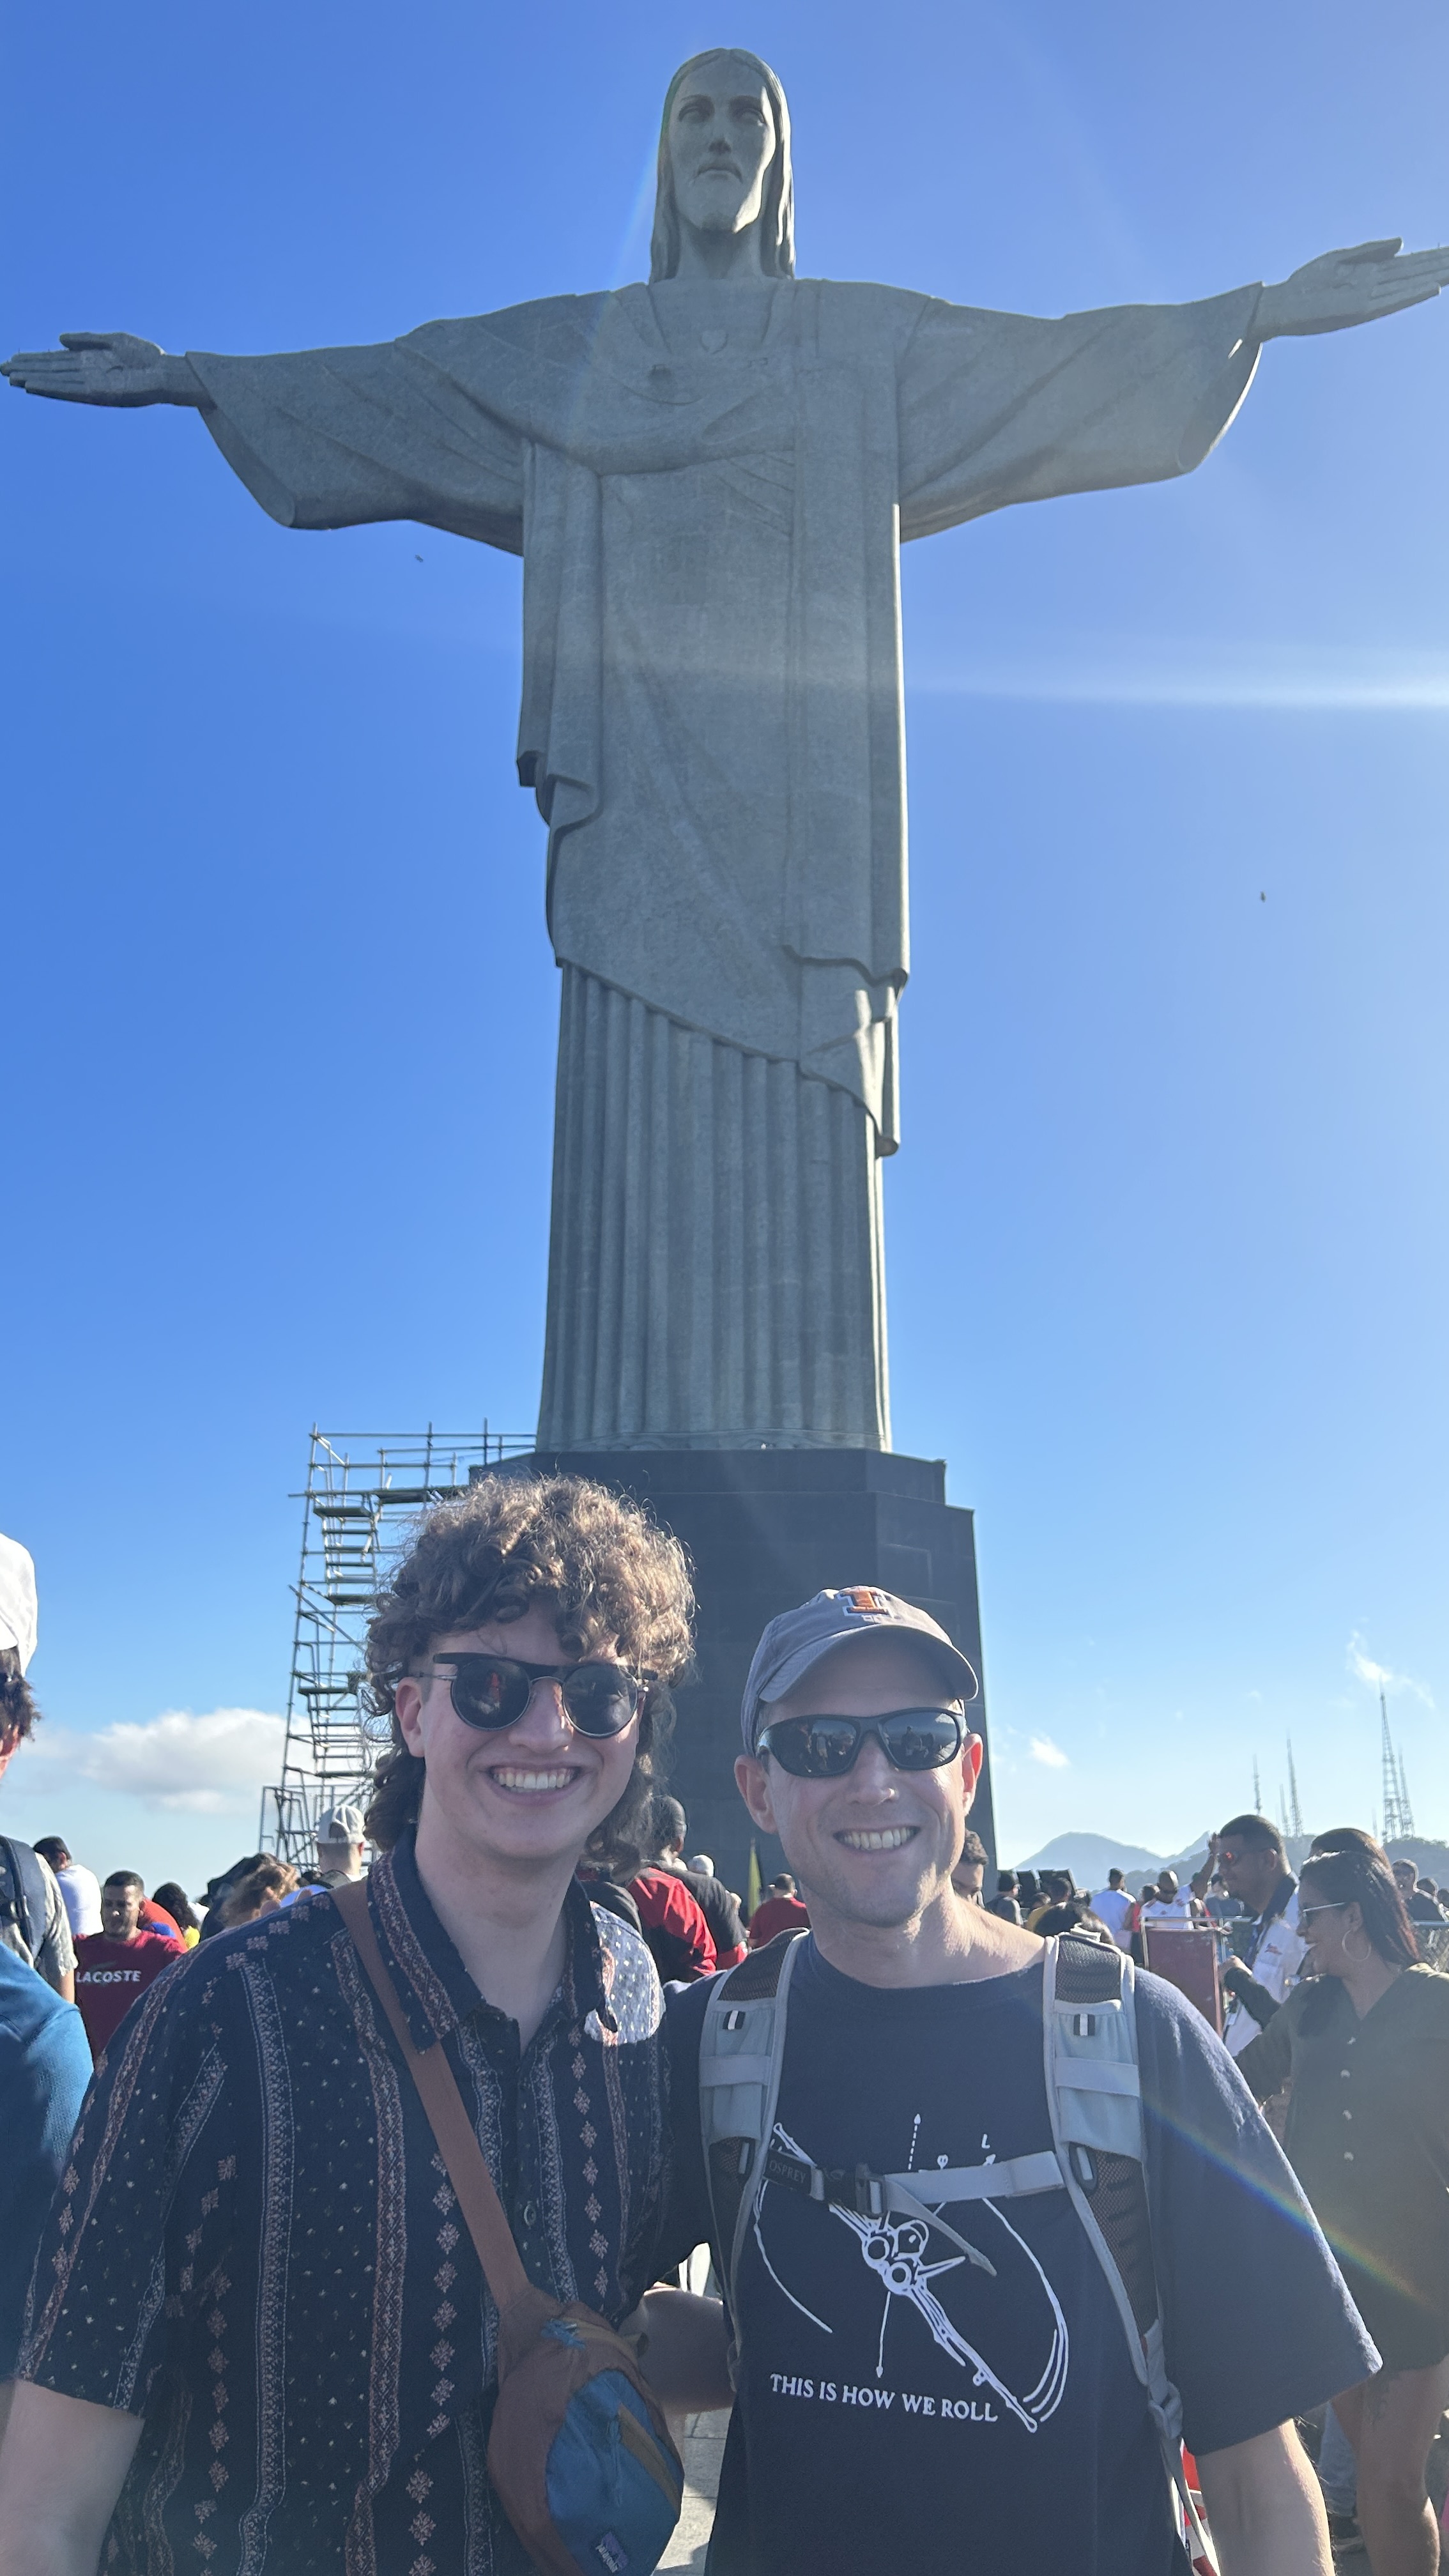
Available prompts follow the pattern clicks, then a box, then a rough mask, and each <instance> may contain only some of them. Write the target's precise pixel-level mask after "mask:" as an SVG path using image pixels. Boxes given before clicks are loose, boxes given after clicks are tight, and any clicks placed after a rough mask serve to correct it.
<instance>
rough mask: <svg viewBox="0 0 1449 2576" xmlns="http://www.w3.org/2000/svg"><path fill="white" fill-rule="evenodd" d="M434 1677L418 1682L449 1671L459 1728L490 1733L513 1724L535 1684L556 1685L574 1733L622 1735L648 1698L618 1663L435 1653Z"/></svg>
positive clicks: (644, 1689) (645, 1685)
mask: <svg viewBox="0 0 1449 2576" xmlns="http://www.w3.org/2000/svg"><path fill="white" fill-rule="evenodd" d="M435 1662H436V1664H437V1666H438V1667H439V1669H438V1670H437V1671H436V1672H435V1673H419V1674H418V1675H416V1677H415V1678H416V1679H417V1680H419V1681H432V1680H439V1681H441V1680H443V1679H445V1678H446V1676H445V1674H444V1672H443V1671H442V1669H441V1668H442V1667H443V1666H444V1665H451V1666H452V1667H453V1672H452V1678H451V1680H449V1682H448V1697H449V1698H450V1699H451V1701H452V1703H453V1708H454V1711H455V1713H456V1715H457V1716H459V1717H461V1719H462V1721H463V1724H464V1725H465V1726H477V1727H481V1728H482V1729H483V1730H484V1731H485V1732H486V1733H489V1734H491V1733H493V1732H495V1731H496V1730H499V1729H501V1728H503V1727H505V1726H516V1725H517V1724H518V1721H519V1719H520V1718H521V1717H522V1715H523V1712H524V1710H525V1709H526V1708H527V1706H528V1703H529V1701H530V1700H531V1699H532V1697H533V1690H534V1684H535V1683H536V1682H557V1684H558V1687H559V1697H560V1698H561V1699H562V1701H563V1705H564V1715H565V1716H566V1717H567V1719H568V1722H569V1724H570V1726H571V1727H573V1728H574V1730H575V1732H576V1733H577V1734H579V1735H592V1736H598V1737H607V1736H610V1735H622V1734H623V1732H624V1729H625V1727H626V1726H628V1725H629V1724H630V1723H631V1721H632V1720H633V1719H634V1718H636V1717H637V1716H638V1714H639V1711H640V1709H641V1708H642V1707H643V1705H644V1702H645V1699H646V1697H647V1695H648V1688H649V1685H648V1683H647V1682H641V1681H638V1680H636V1678H635V1676H634V1675H633V1673H630V1672H626V1671H625V1669H624V1666H623V1665H622V1664H600V1663H587V1664H525V1663H522V1662H520V1661H519V1659H518V1658H517V1657H516V1656H513V1655H439V1656H437V1657H436V1658H435Z"/></svg>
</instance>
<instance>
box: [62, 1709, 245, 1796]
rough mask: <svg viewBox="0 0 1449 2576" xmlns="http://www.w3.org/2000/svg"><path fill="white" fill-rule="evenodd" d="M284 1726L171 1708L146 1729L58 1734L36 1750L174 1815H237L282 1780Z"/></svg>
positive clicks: (98, 1784) (75, 1773)
mask: <svg viewBox="0 0 1449 2576" xmlns="http://www.w3.org/2000/svg"><path fill="white" fill-rule="evenodd" d="M286 1732H287V1728H286V1720H285V1719H284V1718H280V1717H274V1716H272V1715H271V1714H269V1712H268V1711H267V1710H265V1709H260V1708H213V1709H209V1710H208V1711H207V1712H206V1713H205V1714H204V1715H202V1716H196V1715H194V1714H193V1713H192V1711H191V1710H190V1709H189V1708H168V1709H166V1710H164V1711H163V1713H162V1715H161V1716H160V1717H153V1718H150V1719H149V1720H148V1721H147V1722H146V1723H145V1724H144V1725H140V1726H132V1725H124V1724H120V1725H115V1726H104V1727H102V1728H101V1729H100V1731H99V1733H98V1734H96V1735H76V1734H73V1733H70V1732H69V1731H66V1732H62V1731H61V1730H60V1729H59V1728H52V1729H49V1730H47V1732H46V1733H45V1734H44V1735H37V1737H36V1740H35V1746H34V1750H35V1752H36V1754H38V1755H40V1756H41V1757H42V1758H43V1759H45V1760H46V1761H48V1762H55V1763H57V1764H59V1765H63V1766H64V1768H65V1770H66V1771H67V1772H68V1773H69V1774H70V1775H71V1776H72V1777H74V1778H78V1779H82V1780H88V1781H90V1782H91V1783H92V1785H93V1786H94V1787H95V1788H98V1789H108V1790H112V1791H116V1792H119V1794H120V1795H121V1796H122V1797H126V1798H136V1799H139V1801H140V1803H141V1805H142V1806H144V1807H149V1808H151V1809H152V1810H153V1811H157V1812H160V1813H163V1814H170V1815H191V1816H220V1815H228V1814H239V1813H241V1812H242V1811H243V1810H244V1809H247V1808H249V1807H252V1806H254V1805H255V1804H256V1800H257V1797H258V1795H259V1793H260V1791H261V1790H262V1789H263V1788H265V1787H266V1785H267V1784H268V1782H269V1781H272V1780H276V1779H277V1778H279V1777H280V1774H281V1768H282V1747H283V1743H284V1741H285V1738H286Z"/></svg>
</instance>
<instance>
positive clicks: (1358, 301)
mask: <svg viewBox="0 0 1449 2576" xmlns="http://www.w3.org/2000/svg"><path fill="white" fill-rule="evenodd" d="M1444 286H1449V249H1440V250H1414V251H1407V252H1406V251H1405V249H1404V246H1403V243H1402V241H1401V240H1400V239H1399V238H1398V237H1397V236H1395V237H1394V238H1393V239H1392V240H1390V241H1370V242H1359V243H1358V244H1357V246H1356V247H1355V248H1354V249H1353V250H1329V251H1325V252H1324V253H1323V255H1322V257H1321V258H1320V259H1310V260H1308V261H1307V262H1306V263H1305V265H1304V266H1303V267H1302V268H1295V270H1294V271H1293V274H1292V276H1291V277H1285V278H1284V280H1283V282H1282V284H1281V285H1280V286H1265V287H1264V289H1263V292H1262V295H1261V297H1260V299H1259V303H1258V310H1257V312H1256V313H1255V314H1254V316H1253V337H1254V339H1255V340H1287V339H1301V338H1306V337H1307V336H1308V335H1309V334H1310V333H1312V332H1315V331H1351V330H1352V329H1353V328H1354V326H1355V324H1357V323H1359V322H1378V321H1381V320H1382V319H1383V316H1384V315H1385V314H1386V313H1403V312H1406V311H1407V309H1408V307H1409V306H1410V305H1411V304H1427V303H1428V302H1429V300H1430V298H1431V297H1432V296H1435V295H1437V294H1438V293H1439V290H1440V288H1441V287H1444Z"/></svg>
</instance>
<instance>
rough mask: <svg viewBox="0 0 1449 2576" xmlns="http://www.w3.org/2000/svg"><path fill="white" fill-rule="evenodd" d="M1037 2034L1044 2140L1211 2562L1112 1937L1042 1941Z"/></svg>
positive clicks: (1133, 2041) (1132, 1993)
mask: <svg viewBox="0 0 1449 2576" xmlns="http://www.w3.org/2000/svg"><path fill="white" fill-rule="evenodd" d="M1042 2043H1043V2047H1044V2049H1045V2053H1046V2092H1047V2104H1048V2108H1049V2110H1050V2113H1051V2123H1052V2139H1053V2143H1054V2145H1055V2147H1056V2151H1057V2161H1058V2163H1059V2165H1060V2167H1061V2174H1062V2180H1063V2182H1064V2183H1065V2185H1066V2188H1067V2192H1068V2196H1069V2197H1070V2199H1071V2202H1072V2206H1073V2208H1074V2209H1075V2210H1076V2213H1077V2216H1078V2218H1079V2219H1080V2220H1081V2223H1082V2226H1083V2229H1084V2230H1085V2233H1086V2237H1087V2241H1088V2243H1089V2245H1090V2246H1091V2248H1092V2251H1093V2253H1094V2254H1095V2255H1096V2257H1097V2260H1098V2262H1099V2263H1100V2265H1101V2267H1102V2271H1103V2274H1104V2276H1105V2278H1106V2282H1107V2286H1108V2288H1109V2290H1110V2291H1111V2293H1112V2297H1113V2300H1114V2301H1115V2304H1116V2307H1117V2312H1118V2314H1119V2316H1120V2317H1121V2319H1122V2325H1123V2330H1124V2332H1125V2334H1126V2337H1127V2349H1128V2352H1129V2354H1130V2355H1131V2359H1132V2367H1133V2369H1134V2370H1135V2372H1136V2374H1137V2377H1138V2379H1139V2380H1140V2381H1141V2384H1142V2386H1143V2388H1144V2390H1145V2391H1146V2395H1147V2405H1148V2411H1149V2413H1150V2415H1151V2417H1152V2421H1153V2424H1154V2425H1155V2427H1156V2430H1157V2437H1158V2440H1159V2442H1160V2443H1161V2445H1162V2456H1163V2461H1164V2463H1165V2465H1166V2469H1167V2473H1168V2476H1169V2478H1170V2479H1171V2481H1172V2484H1173V2487H1174V2489H1175V2490H1176V2494H1177V2501H1178V2504H1179V2507H1180V2509H1181V2511H1182V2515H1183V2519H1184V2521H1185V2523H1186V2525H1187V2529H1188V2532H1189V2534H1190V2535H1191V2537H1190V2544H1189V2545H1190V2549H1191V2554H1192V2557H1193V2560H1194V2563H1195V2564H1197V2565H1201V2566H1204V2567H1206V2568H1207V2569H1208V2570H1209V2571H1211V2570H1212V2568H1213V2566H1214V2561H1213V2558H1212V2555H1211V2544H1210V2542H1209V2540H1208V2536H1207V2533H1206V2532H1205V2530H1204V2529H1203V2526H1202V2523H1201V2520H1200V2518H1199V2516H1198V2513H1197V2509H1196V2506H1195V2505H1194V2502H1193V2499H1192V2497H1191V2496H1190V2494H1189V2493H1188V2489H1187V2484H1186V2480H1185V2478H1184V2475H1183V2467H1182V2400H1181V2398H1180V2397H1179V2395H1178V2393H1177V2390H1176V2389H1175V2388H1174V2386H1173V2384H1172V2382H1171V2380H1170V2379H1169V2378H1168V2375H1167V2357H1166V2352H1165V2349H1164V2345H1163V2335H1162V2316H1161V2310H1160V2303H1159V2300H1158V2293H1157V2270H1156V2265H1155V2263H1154V2260H1153V2253H1152V2221H1151V2210H1150V2206H1149V2203H1148V2198H1147V2148H1146V2138H1145V2133H1144V2129H1143V2121H1142V2078H1141V2074H1140V2071H1139V2067H1138V2055H1137V1987H1136V1970H1135V1969H1134V1967H1133V1964H1132V1961H1131V1960H1130V1959H1129V1958H1128V1956H1127V1954H1126V1952H1125V1951H1122V1950H1119V1949H1118V1948H1117V1946H1116V1944H1115V1942H1114V1943H1113V1945H1112V1947H1111V1948H1110V1949H1109V1948H1108V1947H1107V1945H1106V1943H1105V1942H1102V1941H1086V1940H1082V1939H1079V1938H1077V1939H1074V1938H1073V1937H1072V1935H1071V1934H1069V1933H1068V1934H1064V1935H1061V1936H1060V1937H1059V1938H1057V1939H1056V1940H1052V1941H1048V1943H1047V1945H1046V1963H1045V1969H1044V1975H1043V1987H1042Z"/></svg>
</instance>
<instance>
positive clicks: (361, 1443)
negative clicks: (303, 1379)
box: [257, 1422, 534, 1869]
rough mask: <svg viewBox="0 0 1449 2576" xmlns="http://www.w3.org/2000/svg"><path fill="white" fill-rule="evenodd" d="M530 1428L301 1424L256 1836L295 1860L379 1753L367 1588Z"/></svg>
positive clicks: (367, 1780)
mask: <svg viewBox="0 0 1449 2576" xmlns="http://www.w3.org/2000/svg"><path fill="white" fill-rule="evenodd" d="M533 1445H534V1444H533V1440H532V1437H531V1436H523V1435H521V1434H516V1433H513V1432H504V1431H491V1430H490V1429H489V1427H488V1425H487V1423H486V1422H485V1424H484V1426H483V1428H482V1430H481V1431H469V1432H464V1433H462V1434H454V1433H451V1432H441V1431H434V1429H433V1427H432V1425H431V1423H430V1424H429V1425H428V1428H427V1430H426V1431H425V1432H421V1433H399V1434H393V1433H385V1432H371V1431H340V1432H331V1433H328V1432H322V1431H318V1430H316V1429H314V1430H313V1433H312V1447H311V1454H310V1456H309V1458H308V1462H307V1483H306V1486H305V1489H304V1491H303V1492H302V1494H301V1495H299V1496H298V1497H297V1499H298V1500H299V1501H300V1502H301V1504H302V1560H301V1567H300V1570H299V1573H298V1576H297V1582H296V1587H295V1590H296V1603H297V1610H296V1619H295V1622H294V1625H293V1631H292V1670H291V1679H290V1683H289V1686H288V1691H287V1740H286V1745H285V1747H284V1749H283V1754H282V1776H281V1779H280V1780H279V1781H278V1782H277V1783H276V1784H275V1786H274V1787H272V1788H269V1789H264V1790H263V1791H262V1818H261V1826H260V1830H259V1833H258V1837H257V1839H258V1844H259V1846H260V1848H261V1849H262V1850H263V1851H273V1852H276V1853H277V1854H278V1856H279V1858H281V1859H283V1860H289V1861H292V1862H294V1863H295V1864H296V1866H297V1867H298V1868H299V1869H310V1868H311V1867H312V1866H313V1865H314V1862H315V1858H316V1832H317V1820H318V1818H319V1816H321V1815H323V1814H324V1813H325V1812H326V1810H327V1809H328V1808H329V1807H335V1806H338V1805H340V1804H341V1803H342V1801H343V1800H344V1799H347V1800H351V1801H353V1802H354V1803H356V1804H358V1805H363V1804H365V1803H366V1799H367V1795H368V1791H369V1788H370V1784H371V1779H372V1766H373V1762H374V1760H375V1759H376V1755H377V1752H378V1749H379V1747H378V1743H377V1738H376V1731H375V1728H374V1724H373V1721H371V1720H370V1719H369V1717H368V1715H367V1711H366V1708H365V1706H364V1703H363V1698H362V1689H363V1683H364V1679H365V1672H364V1656H363V1646H364V1641H365V1639H366V1635H367V1622H368V1618H369V1615H370V1613H371V1609H372V1604H373V1600H374V1597H375V1595H376V1594H377V1592H378V1591H379V1589H380V1588H381V1587H382V1586H383V1585H384V1584H385V1583H386V1581H387V1577H388V1573H389V1571H390V1569H391V1567H392V1566H393V1565H394V1564H395V1562H396V1560H397V1558H398V1556H399V1555H400V1554H401V1552H402V1550H403V1549H404V1547H405V1546H406V1544H407V1541H408V1537H409V1534H410V1532H411V1529H412V1526H413V1524H414V1522H415V1521H416V1520H417V1517H418V1515H419V1513H420V1512H423V1511H426V1510H427V1509H428V1508H429V1507H430V1506H431V1505H432V1504H433V1503H439V1502H445V1501H447V1500H448V1499H449V1497H450V1496H452V1495H455V1494H465V1493H466V1492H467V1490H468V1487H469V1484H470V1483H471V1482H473V1481H474V1480H475V1479H476V1478H477V1477H478V1476H480V1475H481V1474H482V1473H483V1471H484V1469H485V1468H487V1467H496V1466H497V1465H498V1463H499V1461H500V1459H503V1458H513V1457H518V1456H520V1455H523V1454H526V1453H527V1452H528V1451H530V1450H531V1449H532V1448H533Z"/></svg>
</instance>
